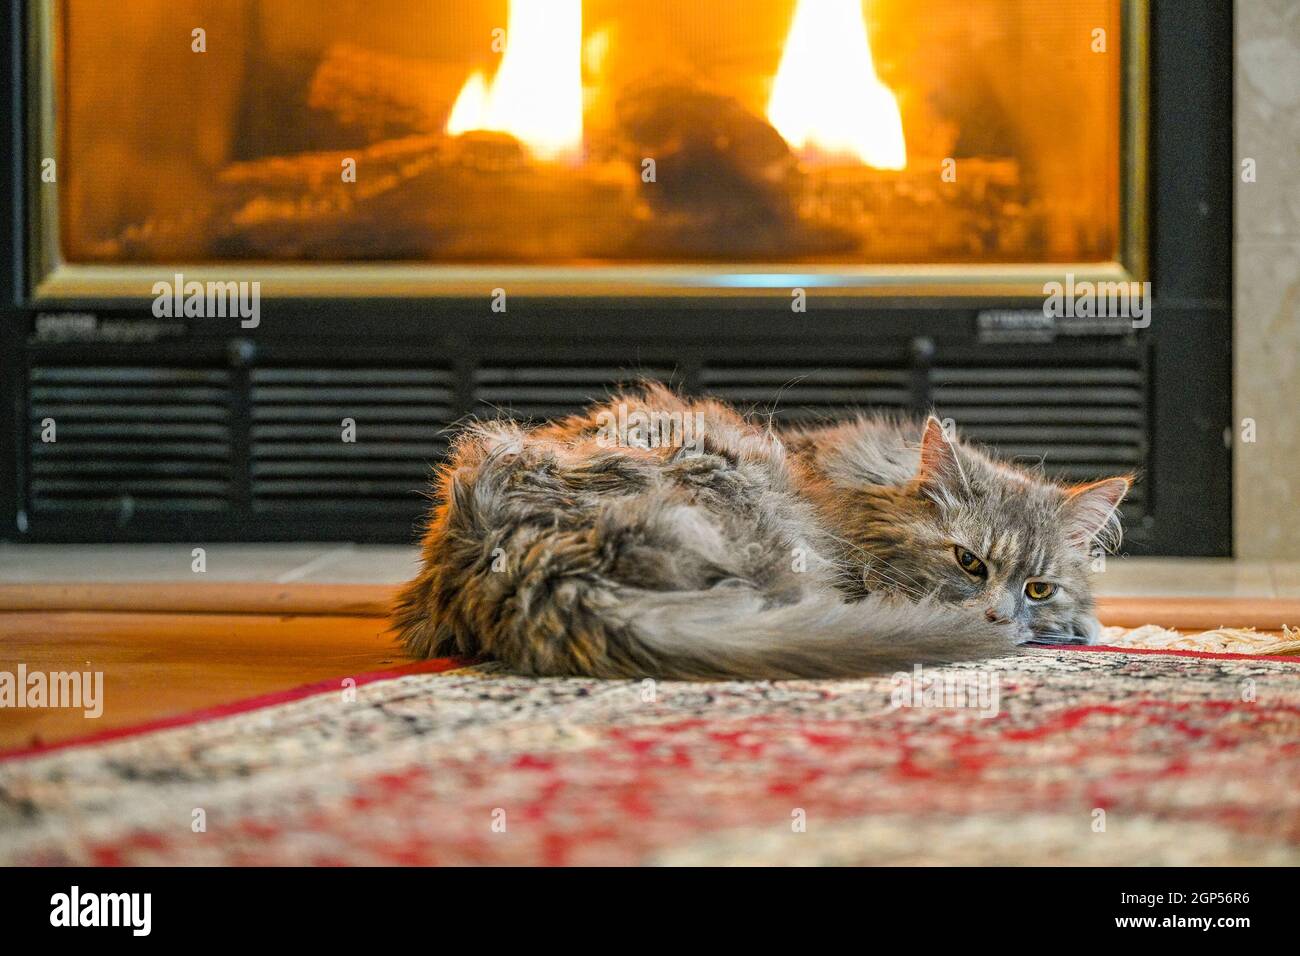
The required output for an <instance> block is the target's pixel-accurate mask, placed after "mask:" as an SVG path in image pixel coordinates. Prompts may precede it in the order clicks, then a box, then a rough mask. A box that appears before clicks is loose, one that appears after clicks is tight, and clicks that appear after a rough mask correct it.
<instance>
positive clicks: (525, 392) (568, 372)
mask: <svg viewBox="0 0 1300 956" xmlns="http://www.w3.org/2000/svg"><path fill="white" fill-rule="evenodd" d="M644 380H655V381H660V382H671V381H672V380H673V372H672V370H671V369H665V368H659V369H654V368H638V369H634V370H630V369H626V368H621V367H619V366H618V365H617V364H616V363H609V364H590V365H586V364H584V365H571V366H570V365H525V366H505V365H485V366H481V367H480V368H478V369H477V370H476V371H475V372H474V399H473V401H474V413H475V414H476V415H479V416H491V415H494V414H496V413H500V414H503V415H507V416H509V417H511V418H514V419H517V420H519V421H528V422H540V421H546V420H547V419H554V418H562V417H564V416H565V415H572V414H573V413H574V412H580V411H582V409H583V408H585V407H586V406H587V405H588V404H590V403H591V402H593V401H601V400H603V399H605V398H607V397H608V396H609V395H610V394H611V393H612V392H615V391H617V390H618V389H620V388H624V387H628V386H632V385H635V384H637V383H638V382H640V381H644Z"/></svg>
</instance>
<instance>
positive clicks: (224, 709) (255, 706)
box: [0, 644, 1300, 762]
mask: <svg viewBox="0 0 1300 956" xmlns="http://www.w3.org/2000/svg"><path fill="white" fill-rule="evenodd" d="M1041 649H1042V650H1049V649H1050V650H1067V651H1101V652H1103V653H1113V654H1170V655H1173V656H1175V657H1199V658H1206V659H1210V660H1234V661H1279V662H1281V663H1289V664H1300V655H1289V654H1230V653H1226V652H1223V651H1189V650H1182V649H1179V648H1160V647H1116V646H1115V645H1113V644H1087V645H1081V644H1072V645H1062V646H1060V647H1053V648H1047V647H1043V648H1041ZM472 663H474V661H473V660H472V659H465V658H456V657H439V658H435V659H433V660H427V661H413V662H411V663H410V664H403V665H402V666H400V667H395V668H389V669H387V670H382V671H368V672H366V673H363V674H360V675H356V676H355V677H353V679H354V680H355V681H356V682H357V686H358V687H362V686H364V685H366V684H373V683H375V682H376V681H382V680H392V679H393V678H396V677H405V676H406V675H408V674H438V673H441V672H443V671H449V670H454V669H455V668H457V667H465V666H467V665H469V664H472ZM345 676H352V675H345ZM343 679H344V677H342V676H341V677H335V678H330V679H327V680H323V681H316V682H315V683H311V684H302V685H300V686H298V687H293V688H290V689H289V690H283V691H276V692H274V693H270V694H260V695H258V696H256V697H246V698H244V699H242V700H237V701H232V702H231V703H228V704H217V705H216V706H214V707H204V708H201V709H199V710H193V711H188V712H186V713H183V714H174V715H172V716H170V717H161V718H159V719H157V720H149V721H144V722H143V723H139V724H128V725H126V726H123V727H115V728H113V729H111V730H104V731H99V732H96V733H91V734H87V735H85V736H83V737H73V738H70V739H68V740H60V741H56V742H54V743H48V744H46V743H36V744H29V745H24V746H21V747H14V748H11V749H9V750H0V762H4V761H9V760H21V759H23V758H24V757H38V756H43V755H45V754H50V753H55V752H57V751H59V750H67V749H69V748H71V747H88V746H93V745H95V744H101V743H107V742H108V741H111V740H119V739H122V738H125V737H137V736H140V735H143V734H147V733H152V732H154V731H158V730H171V729H173V728H176V727H185V726H189V725H191V724H199V723H204V722H206V721H209V720H216V719H218V718H221V717H231V716H234V715H235V714H243V713H248V712H249V711H253V710H261V709H263V708H265V707H273V706H275V705H277V704H288V703H292V702H293V701H296V700H302V699H304V698H307V697H314V696H316V695H317V694H324V693H330V692H333V691H337V690H339V682H340V681H341V680H343Z"/></svg>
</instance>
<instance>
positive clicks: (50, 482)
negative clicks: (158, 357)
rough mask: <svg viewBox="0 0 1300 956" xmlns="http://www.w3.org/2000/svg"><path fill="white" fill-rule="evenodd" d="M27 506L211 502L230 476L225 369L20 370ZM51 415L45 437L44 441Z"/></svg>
mask: <svg viewBox="0 0 1300 956" xmlns="http://www.w3.org/2000/svg"><path fill="white" fill-rule="evenodd" d="M28 383H29V384H28V399H29V404H28V425H29V429H30V432H29V434H30V445H29V450H30V460H31V473H30V474H31V477H30V484H29V499H30V505H31V508H32V510H33V511H35V512H38V513H39V512H59V511H62V512H74V513H83V514H84V513H87V512H91V513H94V512H98V513H110V512H116V513H117V514H118V517H119V520H120V521H121V522H126V521H129V520H130V519H131V517H132V516H133V515H135V514H136V513H137V512H143V511H162V512H173V513H176V512H189V511H202V512H210V511H220V510H223V509H225V508H227V507H228V506H229V498H230V488H231V478H232V471H231V469H232V464H231V462H232V442H231V411H230V377H229V373H228V372H227V371H225V370H224V369H205V368H162V367H149V368H142V367H129V366H93V367H92V366H85V367H79V366H58V367H42V366H37V367H34V368H32V369H31V370H30V372H29V375H28ZM46 423H52V427H53V437H54V441H46V440H44V436H45V434H46V432H47V427H46Z"/></svg>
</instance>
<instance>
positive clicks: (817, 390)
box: [700, 363, 912, 424]
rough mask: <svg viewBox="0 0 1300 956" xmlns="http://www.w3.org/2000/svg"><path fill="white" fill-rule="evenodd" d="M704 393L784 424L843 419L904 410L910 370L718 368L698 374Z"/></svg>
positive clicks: (711, 366)
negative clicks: (874, 411)
mask: <svg viewBox="0 0 1300 956" xmlns="http://www.w3.org/2000/svg"><path fill="white" fill-rule="evenodd" d="M700 386H701V389H702V391H703V392H704V393H705V394H707V395H711V396H713V397H715V398H720V399H722V400H723V401H726V402H731V403H732V404H734V405H736V406H737V407H738V408H741V409H743V410H746V411H753V412H754V413H756V414H763V415H771V416H772V417H773V418H774V419H775V420H776V421H778V422H781V423H785V424H797V423H804V422H815V421H822V420H829V419H837V418H844V417H846V416H849V415H852V414H853V413H854V412H856V411H859V410H861V409H864V408H874V409H887V410H900V411H901V410H906V409H908V408H909V407H910V406H911V404H912V392H911V371H910V369H907V368H904V367H901V366H900V367H887V366H885V367H879V368H872V367H866V366H864V365H844V366H825V365H823V366H812V365H809V366H777V365H744V364H724V363H714V364H708V365H706V366H705V367H704V368H703V369H702V370H701V373H700Z"/></svg>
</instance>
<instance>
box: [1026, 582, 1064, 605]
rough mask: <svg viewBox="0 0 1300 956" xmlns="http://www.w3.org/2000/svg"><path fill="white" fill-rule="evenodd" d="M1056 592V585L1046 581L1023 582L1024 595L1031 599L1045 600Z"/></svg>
mask: <svg viewBox="0 0 1300 956" xmlns="http://www.w3.org/2000/svg"><path fill="white" fill-rule="evenodd" d="M1055 593H1056V585H1055V584H1052V583H1050V582H1048V581H1028V582H1026V583H1025V597H1027V598H1029V600H1031V601H1046V600H1047V599H1048V598H1049V597H1051V596H1052V595H1053V594H1055Z"/></svg>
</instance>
